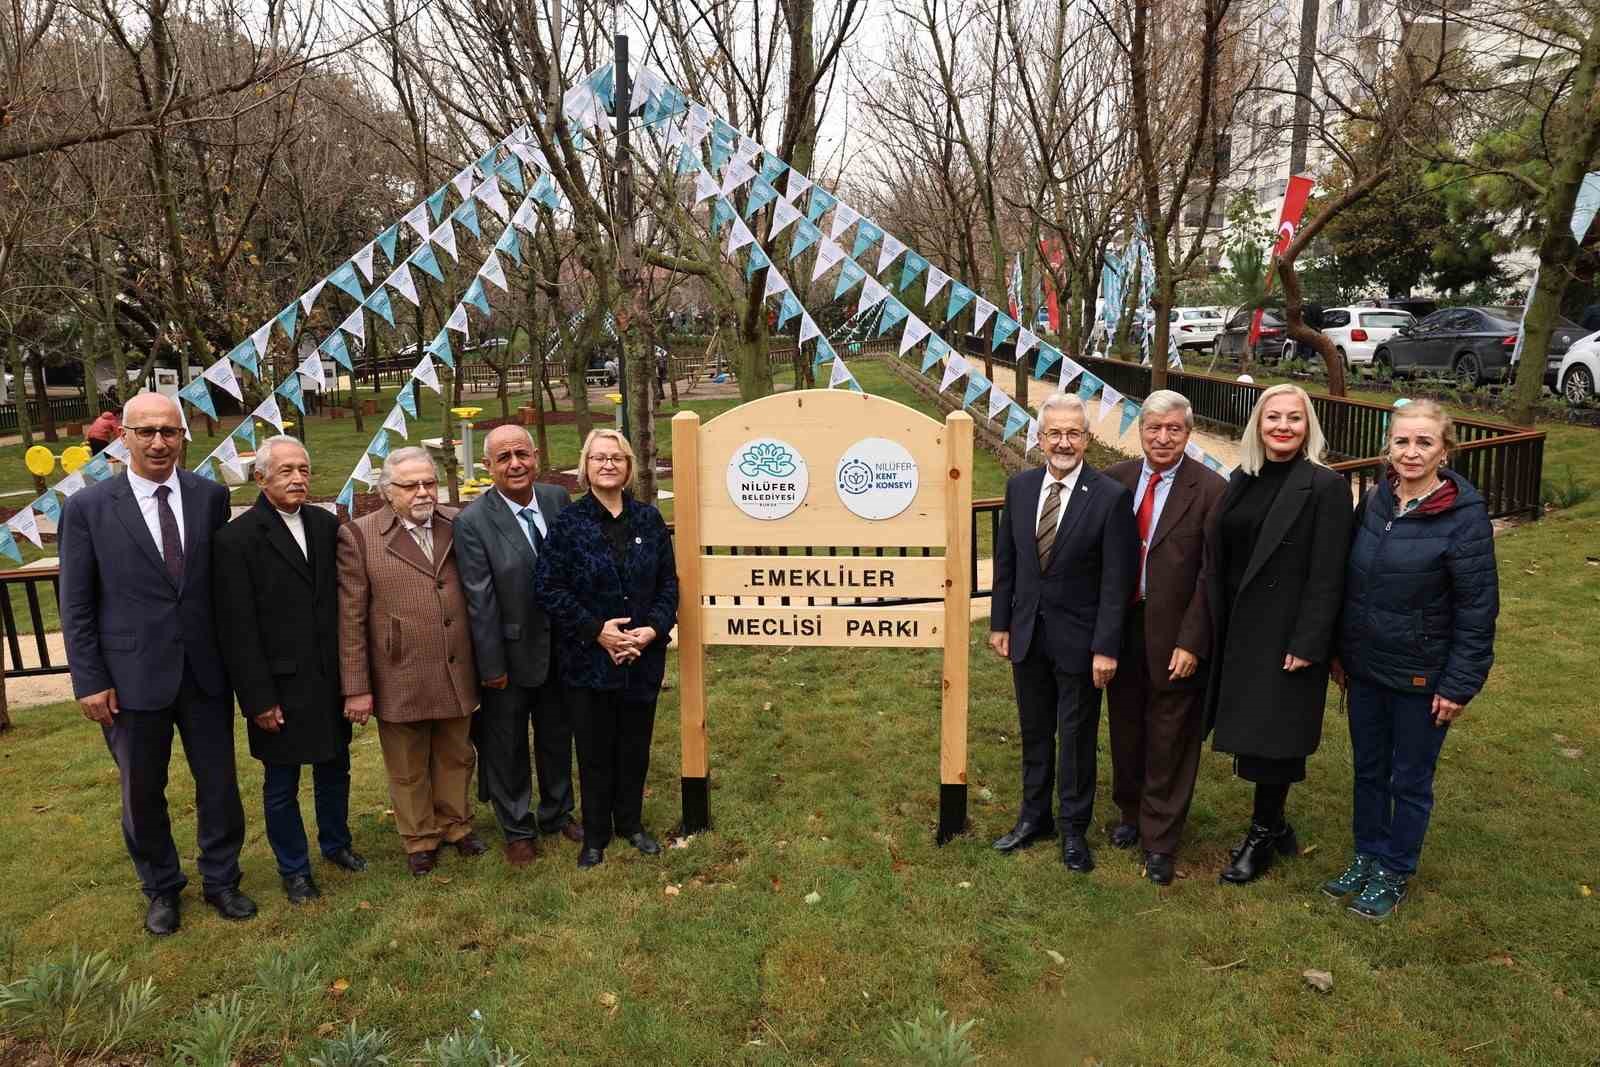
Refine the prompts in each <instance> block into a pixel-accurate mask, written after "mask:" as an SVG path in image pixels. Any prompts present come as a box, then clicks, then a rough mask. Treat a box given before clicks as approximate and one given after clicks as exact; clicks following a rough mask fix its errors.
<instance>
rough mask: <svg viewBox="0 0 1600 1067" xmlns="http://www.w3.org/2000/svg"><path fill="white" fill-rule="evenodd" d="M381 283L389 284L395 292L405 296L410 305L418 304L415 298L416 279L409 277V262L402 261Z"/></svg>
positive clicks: (415, 305)
mask: <svg viewBox="0 0 1600 1067" xmlns="http://www.w3.org/2000/svg"><path fill="white" fill-rule="evenodd" d="M383 284H385V285H387V286H389V287H390V288H392V289H393V290H394V291H395V292H397V293H399V294H400V295H401V296H403V297H405V298H406V301H407V302H408V303H410V304H411V306H412V307H417V306H419V302H418V300H417V283H416V279H414V278H412V277H411V267H410V265H409V264H405V263H402V264H400V265H399V266H398V267H396V268H395V269H394V273H393V274H390V275H389V277H388V278H387V279H385V280H384V283H383Z"/></svg>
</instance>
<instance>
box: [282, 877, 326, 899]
mask: <svg viewBox="0 0 1600 1067" xmlns="http://www.w3.org/2000/svg"><path fill="white" fill-rule="evenodd" d="M283 891H284V893H285V894H287V895H288V897H289V903H291V904H304V903H305V902H306V901H308V900H315V899H317V898H318V897H320V896H321V895H322V890H320V889H318V888H317V883H316V882H313V881H312V880H311V876H310V875H309V874H291V875H290V876H289V877H287V878H285V879H284V880H283Z"/></svg>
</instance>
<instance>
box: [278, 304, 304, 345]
mask: <svg viewBox="0 0 1600 1067" xmlns="http://www.w3.org/2000/svg"><path fill="white" fill-rule="evenodd" d="M277 321H278V329H280V330H282V331H283V336H285V337H287V338H288V339H289V340H291V341H293V340H294V331H295V328H296V327H297V326H299V325H300V301H298V300H291V301H289V306H288V307H286V308H284V309H283V310H282V311H280V312H278V320H277Z"/></svg>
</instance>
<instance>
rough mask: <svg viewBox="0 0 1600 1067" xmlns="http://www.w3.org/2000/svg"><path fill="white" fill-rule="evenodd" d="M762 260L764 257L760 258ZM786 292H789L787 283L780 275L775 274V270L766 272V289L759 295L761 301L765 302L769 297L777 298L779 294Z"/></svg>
mask: <svg viewBox="0 0 1600 1067" xmlns="http://www.w3.org/2000/svg"><path fill="white" fill-rule="evenodd" d="M762 258H765V257H762ZM768 265H769V266H770V265H771V264H768ZM788 291H789V283H788V282H787V281H785V280H784V278H783V275H782V274H780V273H779V272H777V271H775V270H769V271H767V287H766V289H765V290H764V291H763V292H762V293H761V298H762V299H763V300H765V299H766V298H767V297H769V296H777V295H778V294H779V293H786V292H788Z"/></svg>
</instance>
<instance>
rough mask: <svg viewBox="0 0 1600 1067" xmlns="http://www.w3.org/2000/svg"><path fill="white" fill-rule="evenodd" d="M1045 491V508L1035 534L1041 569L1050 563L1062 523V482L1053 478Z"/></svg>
mask: <svg viewBox="0 0 1600 1067" xmlns="http://www.w3.org/2000/svg"><path fill="white" fill-rule="evenodd" d="M1045 493H1046V494H1047V495H1046V496H1045V500H1044V510H1042V511H1040V512H1039V529H1038V532H1037V533H1036V534H1035V535H1034V540H1035V541H1036V542H1037V543H1038V546H1039V569H1040V570H1041V571H1042V570H1044V569H1045V567H1047V566H1049V564H1050V549H1052V548H1054V547H1055V543H1056V527H1057V526H1059V525H1060V523H1061V483H1060V482H1058V481H1055V480H1053V479H1052V480H1051V482H1050V484H1049V485H1048V486H1047V487H1046V488H1045Z"/></svg>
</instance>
